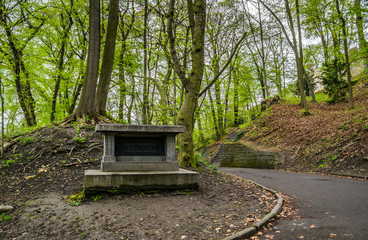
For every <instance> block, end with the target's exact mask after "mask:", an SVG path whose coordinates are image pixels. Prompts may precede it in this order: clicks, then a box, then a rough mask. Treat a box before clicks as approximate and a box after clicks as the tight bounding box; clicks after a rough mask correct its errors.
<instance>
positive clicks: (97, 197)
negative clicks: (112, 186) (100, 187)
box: [92, 195, 102, 202]
mask: <svg viewBox="0 0 368 240" xmlns="http://www.w3.org/2000/svg"><path fill="white" fill-rule="evenodd" d="M101 198H102V197H101V195H96V196H94V197H92V200H93V201H94V202H97V201H98V200H100V199H101Z"/></svg>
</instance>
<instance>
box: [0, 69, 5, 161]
mask: <svg viewBox="0 0 368 240" xmlns="http://www.w3.org/2000/svg"><path fill="white" fill-rule="evenodd" d="M0 98H1V160H4V95H3V82H2V79H1V75H0Z"/></svg>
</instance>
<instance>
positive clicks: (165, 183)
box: [84, 169, 199, 194]
mask: <svg viewBox="0 0 368 240" xmlns="http://www.w3.org/2000/svg"><path fill="white" fill-rule="evenodd" d="M198 183H199V174H198V173H197V172H193V171H189V170H185V169H179V170H178V171H141V172H138V171H135V172H103V171H101V170H86V171H85V176H84V190H85V193H86V194H93V193H96V192H113V193H114V192H117V193H119V192H132V191H149V190H176V189H197V188H198Z"/></svg>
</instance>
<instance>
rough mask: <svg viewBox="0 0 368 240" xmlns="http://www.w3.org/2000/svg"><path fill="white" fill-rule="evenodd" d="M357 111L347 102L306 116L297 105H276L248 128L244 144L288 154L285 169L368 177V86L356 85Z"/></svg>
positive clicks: (319, 106)
mask: <svg viewBox="0 0 368 240" xmlns="http://www.w3.org/2000/svg"><path fill="white" fill-rule="evenodd" d="M354 94H355V96H354V104H355V109H354V110H352V111H350V110H349V109H348V103H347V102H340V103H337V104H328V103H326V102H325V101H324V100H326V99H323V94H321V95H319V96H318V97H319V99H317V100H318V101H319V102H318V103H315V104H310V108H311V109H310V113H311V115H310V116H304V115H303V111H302V109H301V107H300V106H298V105H297V102H298V101H283V102H282V103H281V104H278V105H274V106H272V107H271V108H270V109H269V110H267V111H266V113H264V114H262V115H261V117H260V118H258V119H257V120H255V121H254V122H252V123H251V124H250V126H248V127H247V128H246V131H245V134H244V136H243V138H242V139H241V141H244V142H248V141H250V142H252V143H255V144H258V145H261V146H264V147H275V148H277V149H279V150H281V151H283V152H285V153H286V155H287V159H286V161H285V163H284V164H283V166H281V168H283V169H290V170H298V171H322V172H326V173H340V174H365V175H368V81H367V80H365V81H363V82H360V83H359V84H357V85H356V86H355V89H354Z"/></svg>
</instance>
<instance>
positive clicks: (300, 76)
mask: <svg viewBox="0 0 368 240" xmlns="http://www.w3.org/2000/svg"><path fill="white" fill-rule="evenodd" d="M259 1H260V2H261V3H262V5H263V6H264V7H265V8H266V9H267V10H268V11H269V12H270V13H271V14H272V16H274V18H275V19H276V20H277V22H278V23H279V24H280V27H281V30H282V32H283V33H284V35H285V38H286V40H287V42H288V44H289V46H290V47H291V48H292V49H293V51H294V54H295V61H296V65H297V75H298V84H299V92H300V98H301V103H300V104H301V106H302V107H303V108H304V109H305V110H307V111H308V110H309V108H308V103H307V98H306V96H305V89H304V84H303V74H304V73H303V70H304V68H303V59H301V58H300V56H299V51H298V46H297V41H296V34H295V29H294V23H293V19H292V15H291V11H290V7H289V0H284V3H285V10H286V15H287V20H288V23H289V26H290V31H291V35H292V38H293V41H291V40H290V38H289V34H288V32H287V31H286V29H285V26H284V24H283V22H282V21H281V20H280V18H279V17H278V16H277V15H276V13H275V12H274V11H273V10H272V9H271V8H270V7H269V6H267V4H265V3H264V2H263V1H262V0H259Z"/></svg>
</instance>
